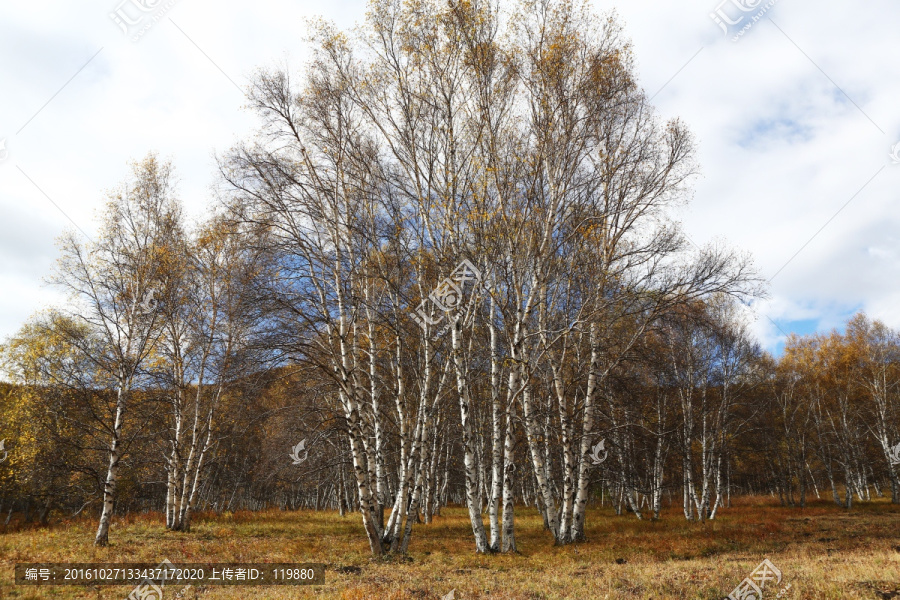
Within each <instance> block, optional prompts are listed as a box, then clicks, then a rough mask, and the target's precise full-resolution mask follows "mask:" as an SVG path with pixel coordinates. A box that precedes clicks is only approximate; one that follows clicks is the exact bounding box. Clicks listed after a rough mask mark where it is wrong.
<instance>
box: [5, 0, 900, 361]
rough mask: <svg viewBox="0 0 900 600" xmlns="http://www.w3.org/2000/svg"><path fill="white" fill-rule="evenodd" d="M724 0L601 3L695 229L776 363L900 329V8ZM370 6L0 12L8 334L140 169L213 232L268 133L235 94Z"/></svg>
mask: <svg viewBox="0 0 900 600" xmlns="http://www.w3.org/2000/svg"><path fill="white" fill-rule="evenodd" d="M718 1H720V0H684V1H682V2H671V1H670V0H628V1H627V2H626V1H625V0H620V1H618V2H612V1H609V0H594V4H595V6H596V7H597V9H598V11H607V10H611V9H615V10H616V11H617V13H618V15H619V18H620V20H621V22H622V23H623V24H624V26H625V30H626V33H627V35H628V36H629V37H630V38H631V40H632V42H633V49H634V54H635V58H636V60H637V67H638V75H639V78H640V81H641V84H642V85H643V86H644V88H645V89H646V90H647V92H648V94H649V95H650V96H653V104H654V105H655V106H656V108H657V109H658V111H659V113H660V115H661V116H662V117H664V118H674V117H679V118H681V119H683V120H684V121H685V122H686V123H687V124H688V126H689V127H690V128H691V130H692V131H693V132H694V134H695V135H696V137H697V141H698V143H699V151H700V153H699V160H700V164H701V167H702V177H700V178H699V179H698V180H697V182H696V190H695V197H694V199H693V201H692V202H691V204H690V206H689V207H688V208H686V209H685V210H684V211H683V212H682V213H680V214H679V218H680V219H681V220H682V222H683V224H684V226H685V229H686V231H687V233H688V235H689V236H690V237H691V239H692V240H693V241H694V242H696V243H698V244H701V245H702V244H703V243H705V242H709V241H712V240H717V239H718V240H724V241H726V242H727V243H728V244H730V245H732V246H734V247H736V248H739V249H741V250H745V251H748V252H750V253H752V254H753V256H754V258H755V262H756V265H757V267H758V269H759V271H760V272H761V274H762V275H763V276H764V277H765V278H766V279H770V280H771V283H770V286H769V298H768V299H766V300H764V301H761V302H758V303H756V304H755V305H754V307H753V310H754V311H755V315H756V317H755V321H754V323H755V325H754V329H755V331H756V333H757V335H758V336H759V338H760V341H761V342H762V344H763V345H764V346H765V347H766V348H768V349H769V350H771V351H774V352H776V353H777V352H778V351H779V349H780V347H781V343H782V341H783V339H784V337H785V334H786V333H790V332H797V333H810V332H813V331H828V330H830V329H832V328H834V327H840V326H841V324H842V323H843V321H844V320H846V318H847V317H848V316H849V315H851V314H853V313H854V312H855V311H858V310H865V311H866V312H867V313H869V315H870V316H872V317H874V318H879V319H882V320H883V321H885V322H887V323H888V324H889V325H892V326H894V327H900V261H898V257H900V202H898V200H900V146H897V152H896V154H897V155H898V156H897V161H896V163H895V161H894V160H893V159H892V158H891V156H890V154H891V151H892V148H893V147H894V146H895V145H897V144H898V142H900V70H898V58H900V46H898V36H897V24H898V23H900V4H898V3H897V2H896V1H889V0H870V1H869V2H866V3H865V4H863V5H859V4H857V5H851V4H848V3H845V2H840V3H839V2H837V1H835V0H822V1H819V2H808V1H806V2H804V1H802V0H726V1H725V2H723V3H721V4H717V2H718ZM148 8H149V10H145V9H148ZM364 12H365V3H364V1H362V0H339V1H333V2H309V1H306V0H294V1H293V2H287V1H284V0H256V1H255V2H252V3H250V2H234V1H232V0H217V1H216V2H211V1H209V0H125V1H124V2H123V1H122V0H87V1H86V2H78V3H73V2H63V1H61V0H44V1H42V2H36V3H30V2H29V3H26V2H6V3H4V5H3V7H2V8H0V140H2V141H0V290H2V292H0V340H2V339H3V338H5V337H6V336H9V335H11V334H13V333H15V331H16V330H17V329H18V328H19V327H20V326H21V324H22V323H23V322H24V321H25V320H26V319H27V318H28V317H29V316H30V315H31V314H33V313H34V312H35V311H36V310H39V309H40V308H41V307H45V306H48V305H51V304H53V303H57V302H60V301H62V299H61V298H60V297H59V296H58V293H57V292H56V291H55V290H54V289H53V288H52V287H50V286H48V285H47V284H46V283H45V279H46V277H47V276H48V274H49V273H50V271H51V268H52V266H53V263H54V261H55V259H56V256H57V250H56V247H55V240H56V238H57V237H58V236H59V234H60V233H61V232H62V231H63V230H65V229H67V228H78V229H81V230H83V232H84V233H85V234H86V235H92V233H93V232H94V231H95V216H96V211H97V209H98V208H99V207H100V205H101V203H102V201H103V194H104V190H107V189H109V188H111V187H113V186H114V185H115V184H116V183H117V182H119V181H120V180H122V179H123V178H124V177H125V175H126V174H127V162H128V161H129V160H132V159H135V158H140V157H142V156H144V155H145V154H146V153H147V152H148V151H150V150H155V151H157V152H159V153H160V154H161V155H162V156H164V157H169V158H171V159H172V160H173V161H174V162H175V165H176V168H177V170H178V173H179V177H180V183H179V191H180V196H181V197H182V198H183V200H184V201H185V204H186V206H187V208H188V212H189V214H190V215H191V216H192V217H193V218H197V217H199V216H201V215H202V214H203V213H204V211H205V210H207V207H208V206H209V198H210V186H211V185H212V184H213V183H214V182H215V160H214V156H215V155H216V153H221V152H223V151H225V150H227V149H228V148H229V147H230V146H231V145H233V144H234V143H235V142H236V141H237V140H238V139H241V138H242V137H246V136H248V135H249V134H250V132H252V131H253V129H254V126H255V120H254V117H253V116H252V115H251V114H250V113H249V112H248V111H247V110H246V109H244V104H245V102H246V101H245V98H244V96H243V94H242V92H241V88H242V86H244V85H245V84H246V82H247V80H248V77H249V76H250V75H251V74H252V73H253V71H254V69H256V68H259V67H263V66H271V65H274V64H277V63H282V64H283V63H284V62H285V61H288V63H289V64H291V65H293V66H295V67H299V66H300V65H302V63H303V60H304V57H305V55H306V49H305V43H304V39H305V35H306V26H305V24H306V22H307V20H308V19H309V18H310V17H313V16H317V15H320V16H323V17H325V18H326V19H329V20H332V21H334V22H336V23H337V24H338V25H339V26H341V27H343V28H348V27H351V26H353V25H354V23H357V22H359V21H361V20H362V19H363V16H364ZM117 20H118V21H119V22H118V23H117V22H116V21H117ZM717 20H718V21H719V22H720V23H721V24H719V23H717V22H716V21H717ZM748 26H749V27H748ZM725 29H727V33H726V31H725ZM125 30H127V33H126V31H125ZM740 32H742V33H740Z"/></svg>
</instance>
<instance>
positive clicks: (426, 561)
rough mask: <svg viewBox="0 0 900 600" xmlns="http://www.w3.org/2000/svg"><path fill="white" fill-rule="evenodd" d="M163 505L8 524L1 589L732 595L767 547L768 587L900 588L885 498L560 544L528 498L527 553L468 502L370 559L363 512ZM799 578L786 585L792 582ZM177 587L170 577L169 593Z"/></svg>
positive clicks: (668, 517) (896, 594)
mask: <svg viewBox="0 0 900 600" xmlns="http://www.w3.org/2000/svg"><path fill="white" fill-rule="evenodd" d="M162 523H163V518H162V515H161V514H152V513H151V514H141V515H131V516H128V517H120V518H117V519H116V520H115V522H114V524H113V528H112V531H111V535H110V541H111V545H110V546H109V547H108V548H96V547H94V546H93V544H92V541H93V533H94V529H95V527H96V523H95V522H94V521H93V520H90V519H73V520H62V521H59V520H57V519H53V520H52V521H51V524H50V525H49V526H46V527H40V526H38V525H32V524H19V523H17V522H15V521H13V522H12V523H11V524H10V525H9V526H8V527H7V528H6V529H5V530H4V529H3V528H2V526H0V563H2V569H0V598H4V599H5V598H15V599H18V600H33V599H37V598H60V599H69V598H85V599H90V600H94V599H96V600H100V599H113V598H115V599H123V598H125V597H126V596H127V595H128V593H129V592H130V590H131V589H132V586H114V587H110V586H104V587H91V588H87V587H76V586H53V587H41V588H38V587H31V586H16V585H14V584H13V581H14V578H13V567H14V564H15V563H16V562H39V561H44V562H150V563H158V562H160V561H162V560H163V559H166V558H167V559H169V560H171V561H172V562H174V563H178V562H321V563H326V564H327V565H328V570H327V573H326V583H325V584H324V585H322V586H315V587H288V586H256V587H251V586H246V587H244V586H242V587H226V586H206V587H195V588H191V589H189V590H188V592H187V593H186V595H185V597H186V598H202V599H204V600H206V599H209V600H213V599H216V600H218V599H240V600H249V599H255V598H263V599H268V598H272V599H282V598H284V599H287V598H323V599H324V598H335V599H342V600H368V599H379V600H381V599H383V600H439V599H440V598H442V597H444V596H445V595H446V594H448V593H449V592H450V591H451V590H455V598H456V599H457V600H475V599H488V598H491V599H510V600H513V599H515V600H555V599H560V598H577V599H583V600H588V599H590V600H598V599H618V598H623V599H624V598H635V599H637V598H641V599H650V598H652V599H654V600H663V599H669V598H671V599H706V600H713V599H721V598H723V597H725V596H726V595H727V594H728V593H729V592H731V590H733V589H734V588H735V587H736V586H737V585H738V583H740V581H741V580H742V579H743V578H744V577H746V576H748V575H749V574H750V573H751V572H752V571H753V569H754V568H755V567H756V566H757V565H758V564H759V563H760V562H761V561H762V560H763V559H764V558H768V559H769V560H771V561H772V562H773V563H774V564H775V565H776V566H777V567H778V568H779V569H780V570H781V571H782V573H783V579H782V581H781V583H780V584H778V585H777V586H773V585H771V584H770V586H767V587H766V589H765V594H764V599H769V598H776V596H778V595H779V592H780V591H782V590H784V589H785V588H787V590H786V591H784V592H783V593H781V595H780V596H779V597H780V598H789V599H797V598H802V599H805V600H806V599H808V600H820V599H821V600H824V599H829V600H830V599H834V600H840V599H844V598H867V599H879V598H898V599H900V507H898V506H891V505H890V504H889V503H887V502H884V501H879V502H872V503H868V504H865V505H863V504H860V505H858V506H857V507H854V508H853V509H852V510H850V511H845V510H843V509H841V508H838V507H836V506H834V505H833V504H829V503H826V502H824V501H822V502H815V503H812V505H811V506H809V507H807V508H805V509H800V508H782V507H780V506H777V504H776V503H774V502H773V501H772V500H771V499H770V498H749V499H741V500H739V501H737V502H736V503H735V506H734V507H733V508H731V509H729V510H724V511H720V513H719V516H718V518H717V519H716V520H715V521H713V522H707V523H687V522H685V521H684V518H683V517H682V516H681V514H680V512H679V511H678V510H676V509H675V508H673V509H670V510H668V511H667V512H666V513H665V514H664V516H663V518H662V519H661V520H660V521H657V522H653V521H647V520H644V521H638V520H637V519H635V518H634V516H633V515H623V516H615V514H614V513H613V511H612V510H611V509H610V508H608V507H606V508H597V509H594V510H591V511H589V513H588V530H587V534H588V538H589V539H588V541H587V542H586V543H583V544H577V545H571V546H565V547H554V546H553V545H552V543H551V541H550V536H549V534H547V533H546V532H545V531H544V530H543V526H542V522H541V519H540V516H539V515H538V513H537V512H536V511H534V510H529V509H525V508H521V509H519V511H518V512H517V521H516V526H517V527H516V534H517V542H518V546H519V550H520V553H519V554H514V555H492V556H479V555H476V554H475V553H474V552H473V543H472V536H471V528H470V525H469V523H468V518H467V514H466V511H465V510H464V509H463V508H445V509H444V510H443V511H442V516H440V517H436V518H435V521H434V522H433V523H431V524H430V525H417V526H415V528H414V530H413V540H412V544H411V546H410V552H409V555H408V556H407V557H404V558H398V557H394V558H391V559H386V560H373V559H372V558H370V556H369V552H368V546H367V543H366V540H365V536H364V534H363V531H362V524H361V522H360V519H359V518H358V516H357V515H356V514H348V515H347V516H346V517H343V518H342V517H340V516H339V515H338V514H337V513H332V512H313V511H297V512H281V511H277V510H276V511H268V512H262V513H250V512H238V513H234V514H231V513H223V514H220V515H216V514H199V515H197V517H196V519H195V522H194V525H193V531H191V532H190V533H176V532H167V531H166V530H165V529H164V527H163V525H162ZM788 586H789V587H788ZM174 593H175V590H173V591H172V592H169V591H168V589H167V590H166V591H165V595H164V598H168V597H169V595H170V594H171V595H172V596H174Z"/></svg>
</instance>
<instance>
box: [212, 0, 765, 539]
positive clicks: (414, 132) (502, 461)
mask: <svg viewBox="0 0 900 600" xmlns="http://www.w3.org/2000/svg"><path fill="white" fill-rule="evenodd" d="M316 31H317V33H316V35H315V38H314V42H315V48H314V59H313V61H312V62H311V64H310V66H309V68H308V69H307V71H306V74H305V76H304V78H303V79H302V81H301V83H300V85H299V91H298V90H295V89H294V87H293V86H292V84H291V76H290V74H289V73H287V72H284V71H273V72H263V73H260V74H259V75H258V77H257V78H256V80H255V83H254V85H253V88H252V91H253V96H252V98H253V103H254V106H255V107H256V109H257V111H258V112H259V114H260V115H261V117H262V121H263V123H264V124H265V126H264V128H263V130H262V131H261V132H260V137H259V139H258V140H257V141H256V142H255V143H253V144H246V145H244V146H242V147H239V148H237V149H235V150H234V151H233V152H232V153H230V154H229V155H228V156H227V157H226V158H225V159H224V160H223V163H222V172H223V175H224V177H225V178H226V180H227V181H228V182H229V183H230V184H231V185H232V186H233V188H234V190H235V193H234V203H233V210H234V211H235V215H236V218H238V219H239V220H242V221H245V222H252V223H261V224H264V225H265V226H266V227H269V228H270V229H271V231H273V232H274V234H273V237H274V238H275V239H277V240H278V241H277V243H276V246H275V247H274V249H273V252H275V254H276V255H277V256H278V257H281V258H276V260H279V261H280V262H281V265H282V266H283V269H284V271H283V275H282V277H281V279H280V281H279V282H278V285H276V286H275V287H274V288H273V290H272V291H271V296H272V297H273V298H275V300H273V302H274V303H275V304H277V305H278V306H279V307H281V308H282V309H283V310H282V311H281V313H279V314H283V315H286V316H280V317H278V318H279V319H282V318H285V319H287V320H288V321H287V322H282V321H279V325H278V327H279V329H280V330H281V331H284V332H291V333H290V334H287V337H288V339H286V340H285V344H286V347H287V348H291V349H292V351H293V352H295V353H296V357H297V359H298V360H310V361H313V362H315V364H317V365H318V366H319V367H320V368H321V372H322V374H323V375H327V376H328V377H330V378H331V379H332V381H333V385H334V386H335V388H334V393H335V395H336V397H338V398H339V399H340V402H341V404H342V406H343V409H344V413H345V416H346V419H347V428H348V436H349V440H348V441H349V447H350V449H351V452H352V455H353V459H352V462H353V467H354V471H355V474H356V480H357V486H358V490H357V492H358V494H359V504H360V507H361V510H362V513H363V521H364V525H365V529H366V532H367V534H368V536H369V543H370V546H371V548H372V551H373V552H375V553H376V554H378V553H380V552H382V551H383V550H384V549H386V548H388V547H390V548H391V549H396V543H397V539H398V533H399V529H396V527H397V525H398V523H400V522H401V521H403V520H404V519H406V521H407V523H409V517H410V515H411V514H415V511H416V510H418V506H419V503H420V501H421V498H420V495H421V492H420V487H421V484H420V483H419V481H420V479H421V477H422V476H423V475H424V472H425V465H426V464H427V463H426V462H425V461H426V459H427V455H426V452H427V450H428V448H429V441H430V440H431V439H432V438H433V436H434V431H433V426H434V423H433V420H432V414H433V412H434V405H435V404H436V403H437V402H440V401H446V399H447V398H449V397H454V396H455V398H456V403H458V405H459V424H460V428H461V429H460V433H461V438H460V441H461V452H462V454H461V459H462V463H463V466H464V481H465V498H466V505H467V506H468V510H469V515H470V520H471V523H472V532H473V536H474V539H475V548H476V550H477V551H478V552H487V551H489V550H494V551H497V550H499V549H500V546H501V540H500V537H501V531H502V532H503V535H504V536H505V537H506V539H505V540H504V541H503V542H502V546H503V548H504V549H506V550H514V549H515V542H514V531H513V515H512V511H513V507H512V504H511V500H512V498H513V496H514V492H513V487H514V485H515V483H514V478H515V477H517V476H524V474H522V473H515V471H514V470H513V469H512V466H513V464H512V461H513V448H514V446H515V439H516V436H517V434H516V432H515V426H514V424H515V421H516V420H517V415H518V411H519V410H521V417H522V423H523V431H522V432H521V433H522V434H523V436H524V440H525V442H526V445H527V449H528V457H529V461H530V463H531V465H530V466H531V471H532V473H533V474H534V477H535V482H536V490H535V493H536V495H537V499H538V506H540V508H541V510H542V511H543V515H544V519H545V523H546V524H547V527H548V529H549V530H550V532H551V534H552V536H553V538H554V540H555V542H556V543H568V542H570V541H574V540H578V539H583V537H584V515H585V508H586V504H587V491H588V486H589V481H590V477H591V473H590V469H589V468H588V463H587V457H588V451H589V449H590V443H589V442H590V440H591V439H592V436H594V435H595V434H596V432H595V431H594V426H595V425H594V418H595V417H594V412H595V411H596V410H597V407H596V404H599V402H600V398H599V395H600V394H601V390H602V389H603V388H604V387H605V386H606V379H607V377H608V375H609V373H610V371H611V370H612V369H614V368H616V367H617V366H618V365H620V364H621V362H622V361H623V360H624V358H625V357H626V356H627V355H628V354H629V353H630V352H631V351H632V350H633V349H634V348H635V346H636V345H637V344H639V343H641V340H642V338H643V337H644V336H646V335H648V334H649V333H650V332H651V331H652V330H653V329H654V328H655V327H656V326H657V324H658V323H659V322H660V320H661V319H662V317H663V316H664V315H665V314H667V313H668V312H669V311H671V310H673V309H675V308H676V307H678V306H681V305H684V304H688V303H691V302H695V301H697V300H699V299H701V298H704V297H707V296H710V295H712V294H717V293H718V294H723V293H724V294H738V295H740V294H743V293H747V292H749V291H752V290H751V288H752V287H753V284H754V279H753V274H752V272H751V270H750V268H749V266H748V263H747V262H746V260H745V259H742V258H741V257H739V256H737V255H734V254H732V253H730V252H727V251H723V250H722V249H719V248H709V249H706V250H702V251H700V252H699V253H694V252H690V251H689V249H690V248H689V246H688V245H687V242H686V240H685V239H684V238H683V237H682V236H681V235H680V234H679V233H678V230H677V227H676V226H675V224H674V222H672V221H671V220H670V219H669V217H668V216H667V212H666V211H667V209H668V207H670V206H672V205H674V204H677V203H678V202H680V201H681V200H682V198H683V197H684V195H685V194H686V193H687V191H688V188H687V182H688V178H689V177H690V176H691V175H692V173H693V165H692V152H693V149H692V142H691V140H690V136H689V134H688V133H687V132H686V131H685V130H684V128H683V126H682V125H680V124H679V123H678V122H672V123H669V124H666V125H665V126H663V125H661V124H659V123H657V121H656V120H655V118H654V116H653V112H652V109H651V108H650V107H649V105H648V104H647V102H646V99H645V96H644V95H643V92H642V91H641V90H640V89H639V88H638V86H637V85H636V84H635V82H634V81H633V75H632V71H633V67H632V66H631V63H630V58H629V55H628V48H627V45H626V44H625V43H624V42H623V41H622V40H621V39H620V31H619V29H618V27H617V25H616V24H615V22H614V21H613V20H611V19H609V20H605V21H601V20H599V19H598V18H596V17H594V16H592V15H591V14H590V13H589V12H588V11H587V9H586V7H584V6H582V5H580V4H572V3H551V2H537V3H534V2H526V3H522V4H520V5H517V6H516V7H515V9H514V10H513V11H512V12H511V13H509V14H507V13H504V12H503V10H501V7H499V6H495V5H491V4H488V3H459V4H455V3H450V4H448V5H446V6H445V5H443V4H441V3H436V2H426V1H423V2H412V3H395V2H381V1H376V2H373V3H371V5H370V12H369V18H368V21H367V24H366V26H365V27H363V28H362V29H361V30H360V31H358V32H357V33H356V34H355V35H354V36H347V35H345V34H343V33H341V32H338V31H336V30H334V29H333V28H331V27H330V26H328V25H326V24H320V25H319V26H318V27H317V30H316ZM463 260H466V261H469V264H471V266H472V267H473V270H472V271H471V273H470V275H471V274H472V273H474V274H477V275H478V276H477V277H468V278H464V279H463V280H462V281H460V282H459V283H460V286H458V287H457V288H456V291H455V292H454V294H457V295H459V294H463V295H464V296H465V299H466V300H467V302H464V303H460V304H459V306H456V310H455V311H454V315H453V316H452V319H451V318H450V317H448V323H446V324H444V323H441V321H442V320H443V318H444V317H443V316H441V315H440V310H438V311H437V313H436V312H435V306H434V303H433V302H432V300H433V299H434V298H435V293H436V292H435V290H439V291H440V293H441V294H443V293H444V291H445V290H442V286H446V285H449V284H446V283H445V282H446V281H447V278H448V277H451V280H452V276H453V274H454V273H456V271H454V268H455V266H456V265H457V264H461V261H463ZM476 265H477V266H476ZM471 279H476V280H477V281H476V282H475V283H477V285H471V284H472V283H473V282H472V281H470V280H471ZM464 284H465V285H464ZM467 286H468V287H467ZM460 300H462V299H461V298H454V303H456V302H457V301H460ZM417 307H420V309H419V310H420V313H421V314H422V318H421V319H418V321H420V322H421V323H422V324H423V325H424V329H419V328H417V327H416V325H415V322H414V320H413V319H412V318H411V317H412V315H413V313H415V311H416V309H417ZM442 308H443V309H446V308H447V306H446V305H445V306H443V307H442ZM423 311H424V312H423ZM439 324H440V325H439ZM439 326H440V327H443V330H438V328H439ZM435 330H438V331H437V332H436V331H435ZM410 335H412V336H413V337H412V338H410V337H409V336H410ZM483 348H488V349H489V350H488V351H487V352H484V351H483ZM395 357H396V358H395ZM413 357H415V364H417V365H419V368H418V369H409V367H408V366H406V367H405V366H404V362H407V361H409V360H411V359H412V358H413ZM573 357H582V365H583V366H581V367H573V366H572V365H571V363H572V360H573ZM587 357H590V360H589V364H584V363H587V362H588V360H586V359H587ZM407 365H409V363H408V362H407ZM481 365H487V366H485V367H482V366H481ZM410 384H412V385H410ZM585 386H587V388H585ZM416 388H418V389H419V398H418V399H417V401H416V402H415V403H412V404H411V403H410V398H407V397H406V394H407V390H412V389H416ZM391 395H393V396H394V399H393V401H390V400H388V398H389V397H390V396H391ZM551 398H552V402H551V400H550V399H551ZM392 404H395V405H396V406H397V415H396V416H397V419H398V423H399V440H398V442H399V454H400V457H401V459H400V461H398V462H397V464H396V467H397V468H398V469H399V471H398V472H397V473H396V475H395V477H396V478H397V480H398V481H399V482H400V489H399V491H398V494H397V495H396V497H395V500H394V502H393V506H394V510H392V511H391V520H390V521H389V524H388V527H387V529H385V528H384V525H383V521H384V519H383V516H382V514H383V513H382V511H383V509H384V507H385V506H386V504H389V502H388V501H387V499H386V498H385V492H384V490H385V476H386V475H385V472H384V469H385V468H386V464H385V461H384V460H383V458H382V457H383V455H384V453H385V452H388V449H387V448H386V447H385V444H386V439H387V438H386V436H385V433H384V432H385V425H384V423H383V418H384V416H385V415H384V412H385V410H386V406H388V405H392ZM551 404H552V405H553V406H555V407H556V408H555V409H554V408H552V407H551ZM481 406H485V407H489V410H480V409H479V407H481ZM607 416H611V413H610V414H608V415H607ZM613 419H615V417H614V416H613ZM482 420H483V422H482ZM557 426H558V427H559V429H558V431H551V429H550V428H551V427H557ZM369 427H371V430H370V431H367V429H368V428H369ZM485 428H488V429H487V430H489V432H490V433H489V434H488V435H487V436H486V438H481V437H480V432H481V431H486V429H485ZM556 436H559V438H560V441H561V447H560V449H561V454H560V455H559V456H556V455H554V453H555V450H554V451H553V452H551V451H550V446H549V445H548V443H549V440H550V439H551V438H555V437H556ZM480 439H489V440H490V448H489V450H486V449H485V448H483V447H481V445H480V443H481V442H480V441H479V440H480ZM616 449H617V450H616V451H619V450H620V445H619V444H617V445H616ZM487 461H489V462H490V464H489V465H488V464H487ZM622 461H624V458H620V462H622ZM557 463H558V464H561V465H562V468H563V472H564V475H563V483H562V487H561V489H560V488H558V487H556V486H555V485H554V482H553V481H552V475H551V471H552V470H553V467H554V465H555V464H557ZM392 477H393V476H392ZM488 479H490V480H491V481H487V480H488ZM630 490H631V488H630V487H628V495H629V498H631V491H630ZM501 500H502V508H503V523H504V525H503V527H502V528H501V526H500V507H501ZM629 501H630V503H631V504H632V508H633V509H635V510H636V507H635V506H634V500H633V499H631V500H629ZM485 502H486V503H487V504H488V506H489V510H488V516H489V527H488V528H485V525H484V522H483V520H482V508H483V504H484V503H485ZM398 509H399V512H398ZM404 509H406V510H407V511H409V510H412V511H413V512H412V513H404V512H403V511H404ZM488 534H489V536H488ZM407 539H408V527H407V532H406V533H404V535H403V541H402V542H400V544H401V547H405V545H406V543H407V542H406V540H407Z"/></svg>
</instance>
